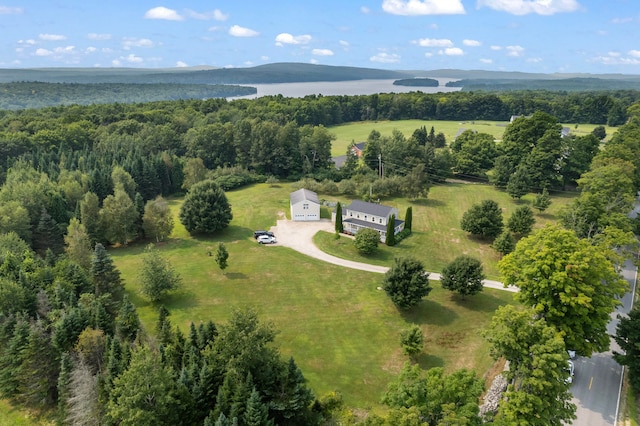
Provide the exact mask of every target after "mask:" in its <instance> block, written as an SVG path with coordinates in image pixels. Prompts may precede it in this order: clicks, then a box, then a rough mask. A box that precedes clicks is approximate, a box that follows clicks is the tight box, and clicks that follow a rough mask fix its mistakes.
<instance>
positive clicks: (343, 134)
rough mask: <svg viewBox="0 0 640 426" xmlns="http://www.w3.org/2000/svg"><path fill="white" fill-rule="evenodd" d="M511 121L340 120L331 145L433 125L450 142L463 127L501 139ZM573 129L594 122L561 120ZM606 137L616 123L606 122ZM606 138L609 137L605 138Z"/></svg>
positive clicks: (580, 132) (586, 129)
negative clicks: (377, 133)
mask: <svg viewBox="0 0 640 426" xmlns="http://www.w3.org/2000/svg"><path fill="white" fill-rule="evenodd" d="M508 124H509V122H508V121H483V120H478V121H444V120H442V121H440V120H398V121H359V122H355V123H347V124H341V125H338V126H331V127H329V128H328V129H329V131H330V132H331V133H332V134H334V135H335V136H336V139H335V140H334V141H333V143H332V145H331V155H332V156H334V157H336V156H340V155H345V153H346V152H347V147H348V146H349V145H350V144H351V142H355V143H359V142H366V140H367V137H368V136H369V133H371V131H372V130H377V131H378V132H380V134H381V135H382V136H391V134H392V132H393V130H394V129H397V130H399V131H401V132H402V133H403V134H404V136H405V137H406V138H409V137H411V135H412V134H413V132H414V130H416V129H418V128H420V127H422V126H425V127H426V128H427V131H430V130H431V127H432V126H433V128H434V130H435V132H436V133H440V132H442V133H444V136H445V138H446V140H447V143H451V142H452V141H453V140H454V139H455V136H456V134H457V133H458V131H459V130H460V129H466V130H475V131H477V132H481V133H488V134H490V135H493V137H494V138H495V139H496V140H502V135H503V133H504V131H505V129H506V128H507V125H508ZM562 125H563V126H565V127H569V128H570V129H571V133H573V134H574V135H576V136H584V135H586V134H589V133H591V132H592V131H593V129H594V128H595V127H597V126H596V125H594V124H578V125H577V127H576V124H575V123H573V124H571V123H567V124H562ZM605 130H606V132H607V138H609V137H610V136H611V135H612V134H613V132H615V130H616V128H615V127H608V126H605ZM605 140H606V139H605Z"/></svg>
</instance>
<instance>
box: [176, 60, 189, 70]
mask: <svg viewBox="0 0 640 426" xmlns="http://www.w3.org/2000/svg"><path fill="white" fill-rule="evenodd" d="M188 66H189V65H187V63H186V62H182V61H178V62H176V67H178V68H184V67H188Z"/></svg>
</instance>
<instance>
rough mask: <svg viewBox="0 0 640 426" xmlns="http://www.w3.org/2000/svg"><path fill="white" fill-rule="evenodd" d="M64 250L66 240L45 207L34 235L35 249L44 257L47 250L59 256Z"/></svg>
mask: <svg viewBox="0 0 640 426" xmlns="http://www.w3.org/2000/svg"><path fill="white" fill-rule="evenodd" d="M63 248H64V239H63V237H62V232H60V228H59V227H58V223H57V222H56V221H55V219H54V218H52V217H51V215H50V214H49V212H47V210H46V209H45V208H44V207H43V208H42V211H41V213H40V220H39V222H38V226H37V228H36V230H35V232H34V233H33V249H34V250H35V251H36V252H37V253H38V254H40V255H41V256H44V254H45V252H46V251H47V249H51V250H52V251H53V253H54V254H56V255H58V254H61V253H62V252H63Z"/></svg>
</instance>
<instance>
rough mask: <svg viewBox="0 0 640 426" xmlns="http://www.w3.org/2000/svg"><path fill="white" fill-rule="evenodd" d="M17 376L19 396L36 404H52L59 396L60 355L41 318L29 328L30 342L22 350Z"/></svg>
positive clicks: (30, 404)
mask: <svg viewBox="0 0 640 426" xmlns="http://www.w3.org/2000/svg"><path fill="white" fill-rule="evenodd" d="M21 356H22V363H21V364H20V369H19V370H18V371H19V374H18V377H19V382H20V385H19V387H18V391H19V400H20V401H21V402H22V403H24V404H26V405H28V406H30V407H36V408H46V407H48V406H50V405H51V404H52V403H53V402H54V400H55V396H56V391H57V384H58V383H57V382H58V369H59V368H60V359H59V358H58V354H57V352H56V350H55V349H54V348H53V345H52V344H51V337H50V335H49V333H47V331H46V330H45V328H44V325H43V324H42V323H41V322H40V321H38V322H36V323H34V324H33V325H32V326H31V327H30V329H29V338H28V341H27V345H26V347H25V348H24V350H23V351H22V353H21Z"/></svg>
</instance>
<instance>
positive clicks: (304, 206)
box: [289, 188, 320, 221]
mask: <svg viewBox="0 0 640 426" xmlns="http://www.w3.org/2000/svg"><path fill="white" fill-rule="evenodd" d="M289 207H290V209H291V219H293V220H294V221H309V220H320V201H318V194H316V193H315V192H313V191H309V190H308V189H304V188H302V189H298V190H297V191H295V192H292V193H291V194H289Z"/></svg>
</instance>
